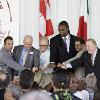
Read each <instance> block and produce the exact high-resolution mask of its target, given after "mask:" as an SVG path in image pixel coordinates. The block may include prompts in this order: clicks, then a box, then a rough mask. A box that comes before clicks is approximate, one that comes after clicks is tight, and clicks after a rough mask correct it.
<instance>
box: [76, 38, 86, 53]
mask: <svg viewBox="0 0 100 100" xmlns="http://www.w3.org/2000/svg"><path fill="white" fill-rule="evenodd" d="M84 47H85V41H84V40H82V39H79V38H78V39H77V40H76V41H75V49H76V51H77V52H78V51H80V50H82V49H83V48H84Z"/></svg>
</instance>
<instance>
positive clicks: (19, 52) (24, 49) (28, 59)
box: [13, 35, 40, 72]
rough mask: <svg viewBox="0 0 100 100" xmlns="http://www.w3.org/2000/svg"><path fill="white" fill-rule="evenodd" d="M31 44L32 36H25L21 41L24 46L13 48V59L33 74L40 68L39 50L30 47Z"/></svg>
mask: <svg viewBox="0 0 100 100" xmlns="http://www.w3.org/2000/svg"><path fill="white" fill-rule="evenodd" d="M32 42H33V38H32V36H30V35H26V36H25V37H24V40H23V43H24V45H19V46H15V47H14V50H13V58H14V60H15V61H16V62H18V63H19V64H21V65H23V66H24V67H25V68H30V69H32V71H33V72H35V71H38V68H39V66H40V57H39V50H37V49H35V48H34V47H32Z"/></svg>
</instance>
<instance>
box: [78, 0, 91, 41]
mask: <svg viewBox="0 0 100 100" xmlns="http://www.w3.org/2000/svg"><path fill="white" fill-rule="evenodd" d="M79 9H80V17H79V27H78V33H77V36H78V37H80V38H82V39H84V40H87V34H88V33H87V32H88V31H87V29H88V28H87V20H88V14H89V9H88V0H80V8H79Z"/></svg>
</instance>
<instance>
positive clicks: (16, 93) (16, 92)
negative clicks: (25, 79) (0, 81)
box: [6, 84, 22, 100]
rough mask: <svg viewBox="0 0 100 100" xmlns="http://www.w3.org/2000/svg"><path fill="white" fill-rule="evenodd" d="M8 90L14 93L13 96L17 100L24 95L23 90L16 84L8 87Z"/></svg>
mask: <svg viewBox="0 0 100 100" xmlns="http://www.w3.org/2000/svg"><path fill="white" fill-rule="evenodd" d="M6 90H7V91H10V92H11V93H12V96H13V97H14V98H16V100H19V98H20V96H21V94H22V91H21V88H20V87H19V86H16V85H14V84H10V85H8V87H7V88H6Z"/></svg>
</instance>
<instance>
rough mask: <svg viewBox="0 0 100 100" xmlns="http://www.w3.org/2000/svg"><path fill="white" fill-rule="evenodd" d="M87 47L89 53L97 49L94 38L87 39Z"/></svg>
mask: <svg viewBox="0 0 100 100" xmlns="http://www.w3.org/2000/svg"><path fill="white" fill-rule="evenodd" d="M86 49H87V51H88V53H89V54H94V52H95V50H96V49H97V44H96V41H95V40H94V39H88V40H87V41H86Z"/></svg>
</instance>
